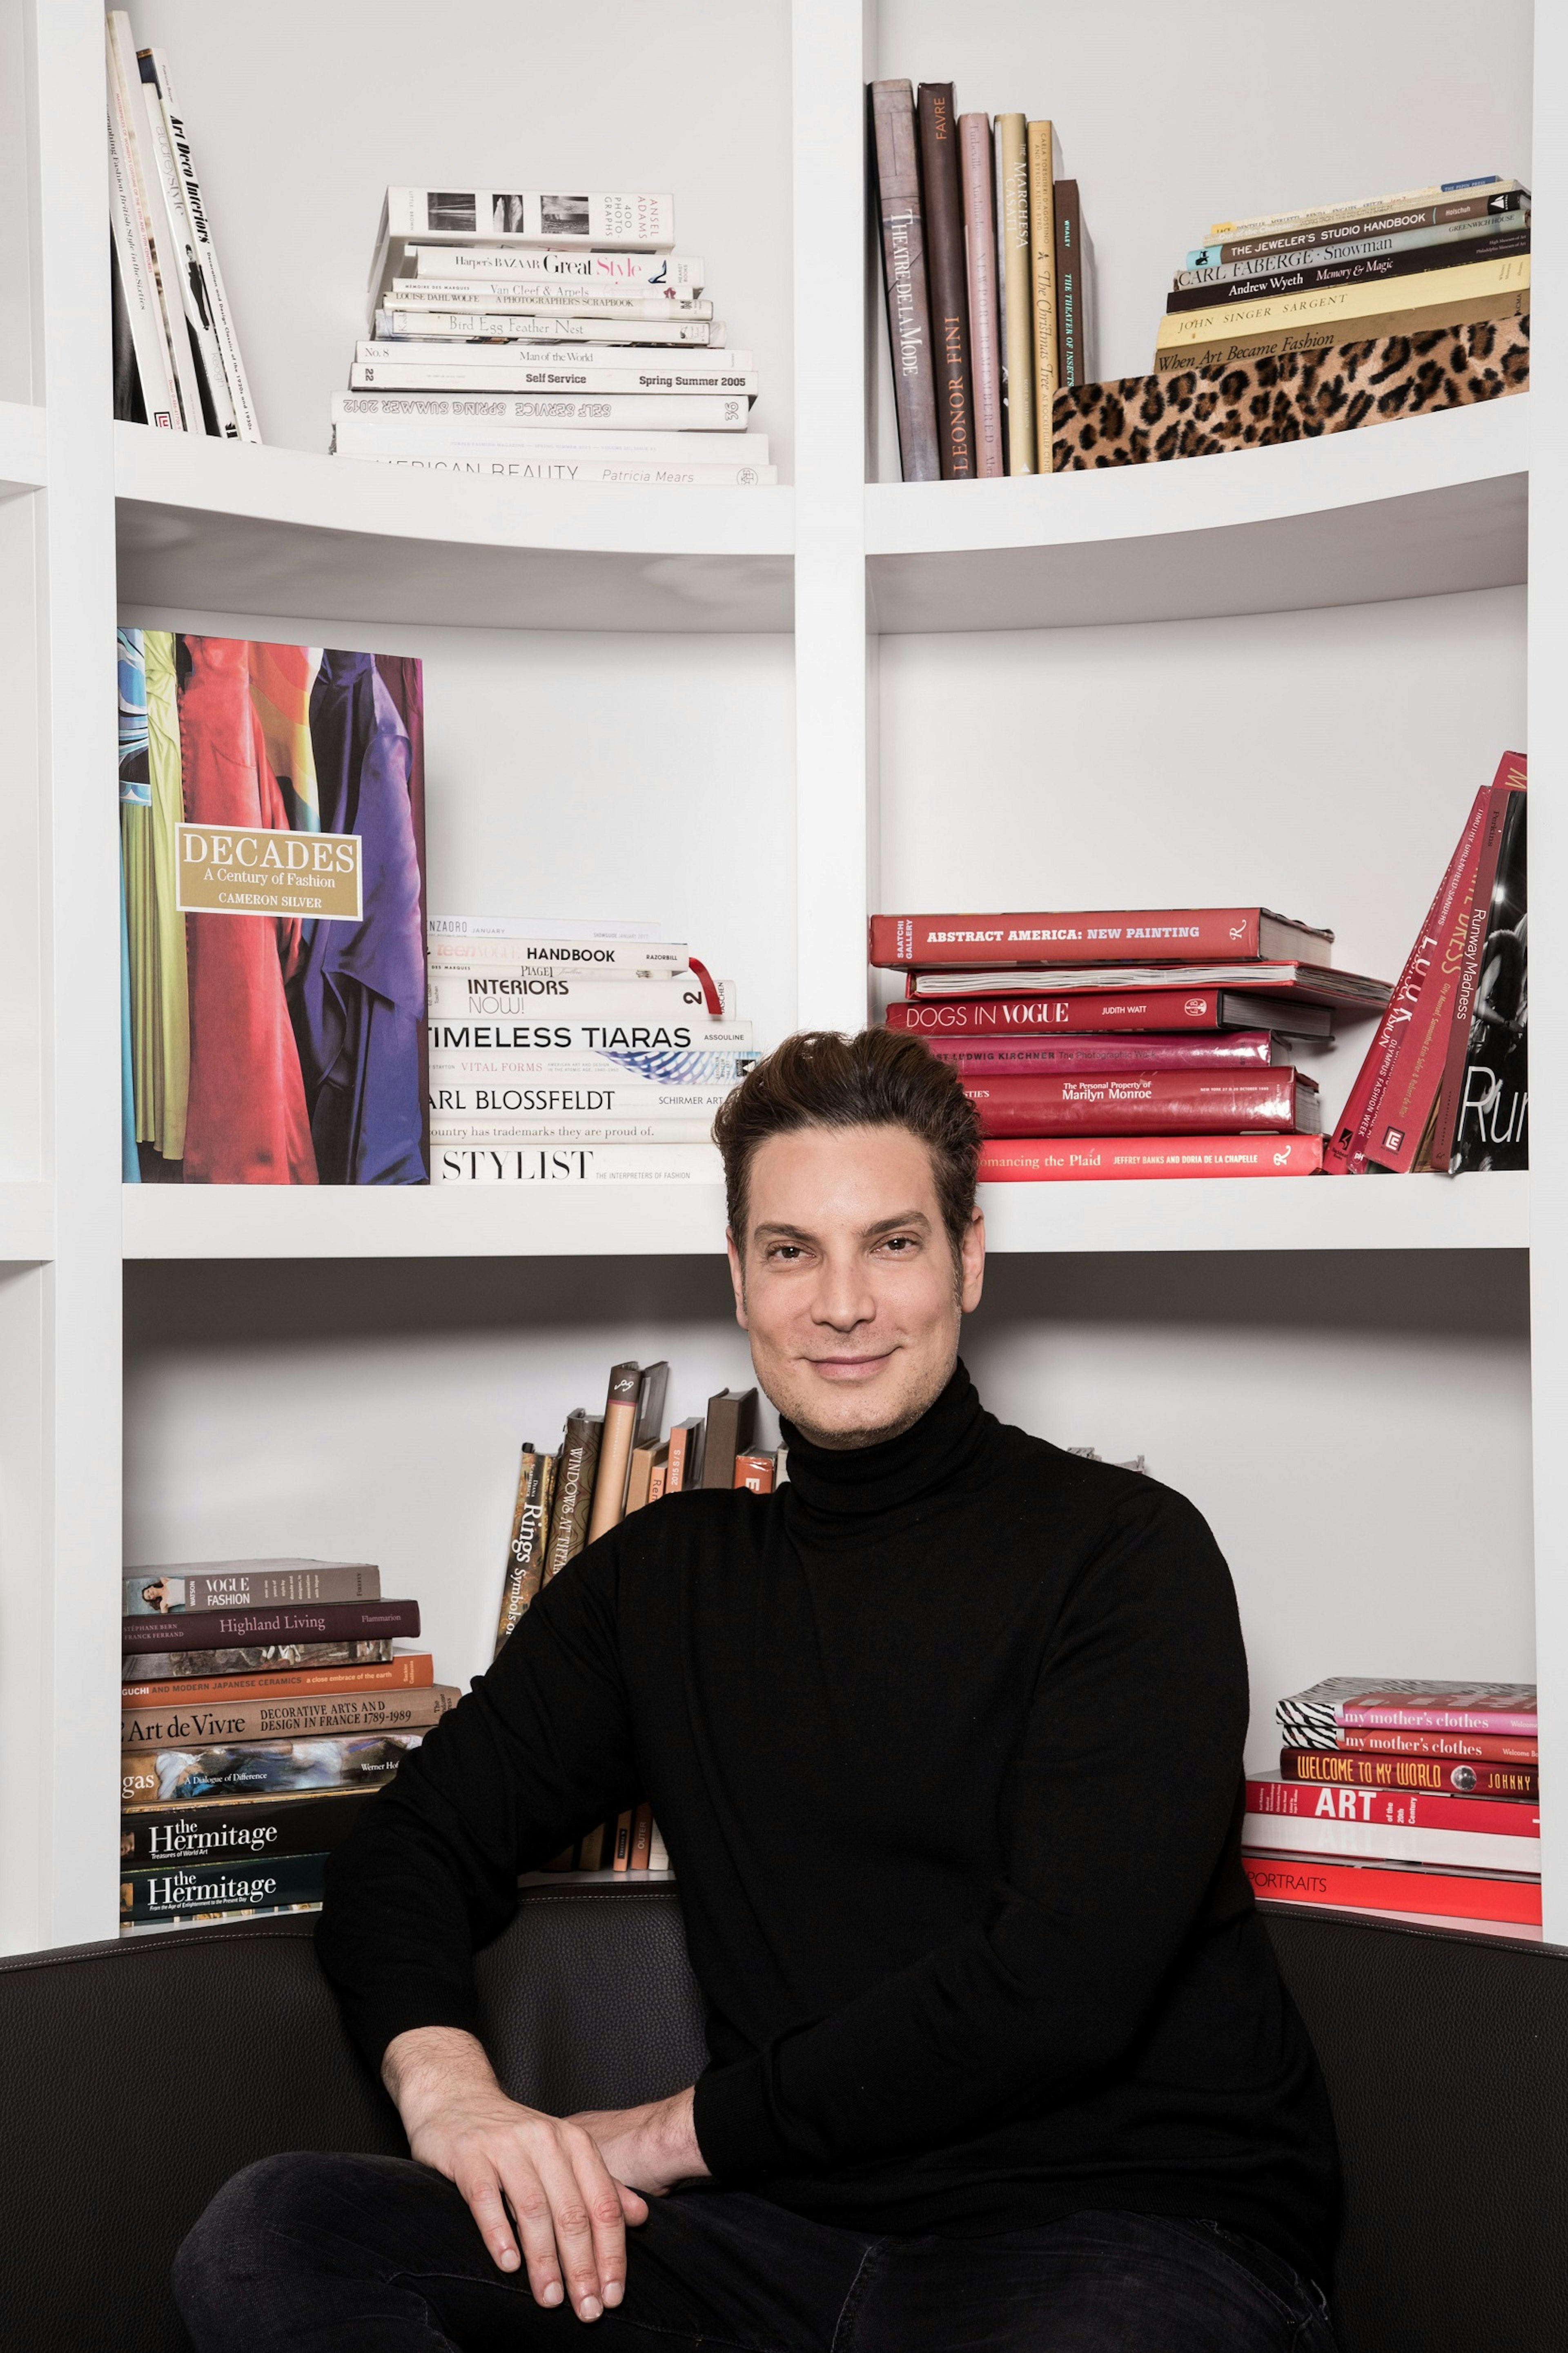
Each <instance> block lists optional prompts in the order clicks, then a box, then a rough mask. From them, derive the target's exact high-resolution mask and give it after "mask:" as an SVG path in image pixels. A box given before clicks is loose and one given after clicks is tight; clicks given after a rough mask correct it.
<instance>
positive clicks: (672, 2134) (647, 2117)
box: [569, 2086, 708, 2211]
mask: <svg viewBox="0 0 1568 2353" xmlns="http://www.w3.org/2000/svg"><path fill="white" fill-rule="evenodd" d="M691 2105H692V2103H691V2090H690V2087H689V2086H688V2088H687V2089H686V2090H685V2091H684V2092H675V2093H672V2094H671V2095H670V2097H669V2098H668V2100H649V2101H647V2103H646V2104H645V2105H643V2106H642V2107H640V2108H586V2109H584V2110H583V2111H582V2113H581V2114H579V2115H577V2116H573V2117H571V2118H570V2119H569V2122H571V2123H572V2124H574V2125H578V2126H581V2127H582V2129H583V2130H584V2132H585V2133H588V2134H590V2135H591V2136H592V2137H593V2140H594V2142H595V2147H597V2149H598V2152H599V2155H600V2156H601V2157H602V2158H604V2160H605V2165H606V2166H607V2167H608V2168H609V2169H610V2171H611V2172H612V2173H613V2174H614V2176H615V2178H616V2180H617V2181H622V2182H626V2183H628V2184H631V2185H633V2186H635V2187H636V2188H637V2189H640V2190H641V2191H642V2192H643V2194H644V2196H645V2197H647V2198H662V2197H663V2196H664V2193H665V2191H666V2190H667V2189H673V2188H674V2187H675V2184H676V2183H677V2182H678V2181H702V2180H706V2179H707V2176H708V2168H707V2167H706V2166H705V2165H704V2164H703V2162H702V2151H701V2150H700V2148H699V2147H698V2146H697V2135H696V2133H695V2132H694V2130H693V2129H692V2124H691ZM645 2211H646V2209H645Z"/></svg>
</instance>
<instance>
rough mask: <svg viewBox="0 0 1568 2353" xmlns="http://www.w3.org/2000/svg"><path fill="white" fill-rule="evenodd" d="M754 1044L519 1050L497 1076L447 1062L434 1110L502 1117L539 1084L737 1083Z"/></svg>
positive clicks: (435, 1085)
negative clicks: (662, 1049) (716, 1048)
mask: <svg viewBox="0 0 1568 2353" xmlns="http://www.w3.org/2000/svg"><path fill="white" fill-rule="evenodd" d="M757 1059H758V1057H757V1054H756V1052H755V1050H754V1049H753V1048H751V1047H740V1048H733V1047H732V1048H730V1049H729V1050H726V1051H725V1052H723V1053H711V1052H710V1051H709V1050H708V1049H707V1048H706V1047H705V1046H693V1047H690V1048H689V1049H688V1050H685V1051H684V1052H682V1051H681V1050H679V1049H677V1050H675V1051H674V1052H672V1053H668V1054H643V1055H636V1054H517V1055H511V1056H509V1057H508V1060H507V1067H506V1070H505V1071H504V1072H503V1073H502V1074H501V1075H500V1077H497V1076H495V1075H494V1074H493V1073H490V1072H486V1073H483V1074H481V1075H480V1076H479V1077H477V1078H476V1076H475V1075H474V1073H473V1071H463V1072H458V1071H449V1070H447V1069H446V1068H445V1067H441V1068H438V1069H436V1070H433V1071H432V1072H431V1077H430V1110H431V1113H432V1115H434V1114H435V1113H437V1112H438V1113H440V1114H441V1116H442V1117H443V1118H444V1119H458V1118H463V1119H467V1118H469V1117H473V1118H497V1117H501V1116H504V1115H506V1114H508V1113H513V1112H521V1111H526V1110H527V1109H528V1098H529V1096H530V1095H531V1093H532V1092H533V1091H534V1090H536V1089H539V1088H552V1087H553V1088H560V1087H576V1088H582V1087H605V1086H608V1085H612V1084H615V1083H616V1082H619V1083H620V1084H622V1085H626V1084H631V1083H635V1082H638V1081H649V1082H652V1081H657V1082H658V1084H659V1085H661V1086H664V1087H668V1088H670V1089H674V1090H675V1091H677V1092H680V1091H687V1092H689V1091H690V1090H692V1089H696V1088H702V1087H720V1088H728V1087H732V1086H733V1085H734V1084H735V1082H736V1081H737V1080H738V1079H743V1078H744V1077H745V1075H746V1072H747V1071H749V1070H751V1069H752V1067H753V1065H754V1064H755V1062H756V1060H757Z"/></svg>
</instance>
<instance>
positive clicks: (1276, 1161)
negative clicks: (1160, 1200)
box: [980, 1135, 1323, 1185]
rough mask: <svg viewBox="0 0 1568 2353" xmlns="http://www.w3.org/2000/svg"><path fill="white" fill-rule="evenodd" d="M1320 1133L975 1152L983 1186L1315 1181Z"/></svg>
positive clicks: (990, 1147) (995, 1147) (1088, 1141)
mask: <svg viewBox="0 0 1568 2353" xmlns="http://www.w3.org/2000/svg"><path fill="white" fill-rule="evenodd" d="M1322 1155H1323V1143H1322V1138H1321V1136H1318V1135H1225V1136H1220V1135H1183V1136H1175V1135H1172V1136H1130V1137H1128V1138H1126V1139H1125V1140H1121V1139H1119V1138H1100V1137H1091V1136H1082V1137H1078V1138H1075V1139H1074V1140H1073V1141H1072V1142H1070V1143H1068V1142H1063V1143H1060V1144H1052V1143H1026V1144H1020V1143H1005V1144H1004V1143H990V1142H987V1143H985V1144H983V1145H981V1147H980V1182H981V1183H982V1184H983V1185H1039V1184H1069V1183H1074V1182H1080V1183H1097V1184H1104V1183H1107V1182H1112V1181H1116V1180H1118V1179H1121V1180H1135V1179H1137V1178H1140V1177H1146V1176H1160V1177H1185V1176H1316V1175H1317V1174H1318V1173H1319V1171H1320V1169H1321V1166H1322Z"/></svg>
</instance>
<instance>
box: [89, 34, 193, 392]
mask: <svg viewBox="0 0 1568 2353" xmlns="http://www.w3.org/2000/svg"><path fill="white" fill-rule="evenodd" d="M104 40H105V46H106V60H105V62H106V70H107V75H108V85H109V90H108V112H109V207H110V209H109V218H110V231H111V235H112V241H113V246H114V258H115V261H116V263H117V265H118V268H119V272H120V289H121V296H122V298H123V300H124V304H125V314H126V320H127V322H128V324H129V327H130V332H131V347H132V352H133V353H134V354H135V358H136V373H137V375H138V376H139V377H140V379H141V388H142V406H143V408H144V409H145V411H146V417H147V422H148V424H149V425H153V426H156V427H159V428H160V429H161V430H162V431H164V432H174V433H179V432H183V431H184V419H183V418H182V417H181V415H180V403H179V395H178V393H177V391H176V390H175V386H174V362H173V360H172V359H171V358H170V355H169V347H168V343H167V342H166V340H165V338H164V334H163V316H162V312H161V311H160V308H159V302H158V290H157V286H156V283H155V281H154V280H153V254H152V248H151V245H150V242H149V239H148V237H147V229H146V223H145V220H144V218H143V216H142V200H141V197H140V195H139V193H138V191H137V186H136V176H135V154H134V150H133V148H132V139H131V117H130V113H129V111H128V109H127V105H126V100H125V93H124V90H123V88H122V86H121V74H120V67H119V63H118V60H117V58H116V57H115V44H114V28H113V25H112V23H111V22H110V19H108V18H107V17H106V18H105V20H104Z"/></svg>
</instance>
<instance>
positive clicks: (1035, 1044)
mask: <svg viewBox="0 0 1568 2353" xmlns="http://www.w3.org/2000/svg"><path fill="white" fill-rule="evenodd" d="M927 1043H928V1044H929V1046H930V1047H931V1052H932V1053H933V1054H934V1055H935V1056H936V1059H937V1060H938V1061H939V1062H948V1063H951V1064H952V1068H953V1069H954V1070H955V1071H957V1072H958V1074H959V1076H960V1078H963V1079H991V1078H1008V1077H1013V1078H1032V1077H1035V1076H1036V1075H1037V1074H1039V1073H1046V1074H1050V1073H1053V1072H1058V1071H1267V1070H1270V1069H1272V1068H1273V1066H1274V1064H1275V1063H1276V1062H1277V1061H1279V1062H1283V1061H1284V1060H1286V1059H1287V1058H1286V1055H1285V1051H1284V1049H1283V1047H1280V1046H1277V1045H1276V1044H1275V1041H1274V1039H1272V1038H1271V1037H1270V1035H1269V1033H1268V1030H1267V1029H1231V1030H1216V1031H1215V1035H1214V1036H1213V1037H1212V1038H1201V1037H1198V1038H1182V1037H1176V1038H1139V1037H1128V1038H1094V1037H1089V1038H1085V1039H1080V1040H1079V1043H1078V1044H1077V1045H1073V1046H1066V1045H1061V1046H1058V1045H1053V1044H1047V1040H1046V1039H1044V1038H1021V1039H1018V1041H1017V1042H1016V1044H1013V1043H1011V1042H1002V1041H999V1042H998V1043H997V1044H995V1045H994V1046H993V1045H986V1044H983V1043H982V1042H981V1040H980V1039H977V1038H931V1039H928V1040H927Z"/></svg>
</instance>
